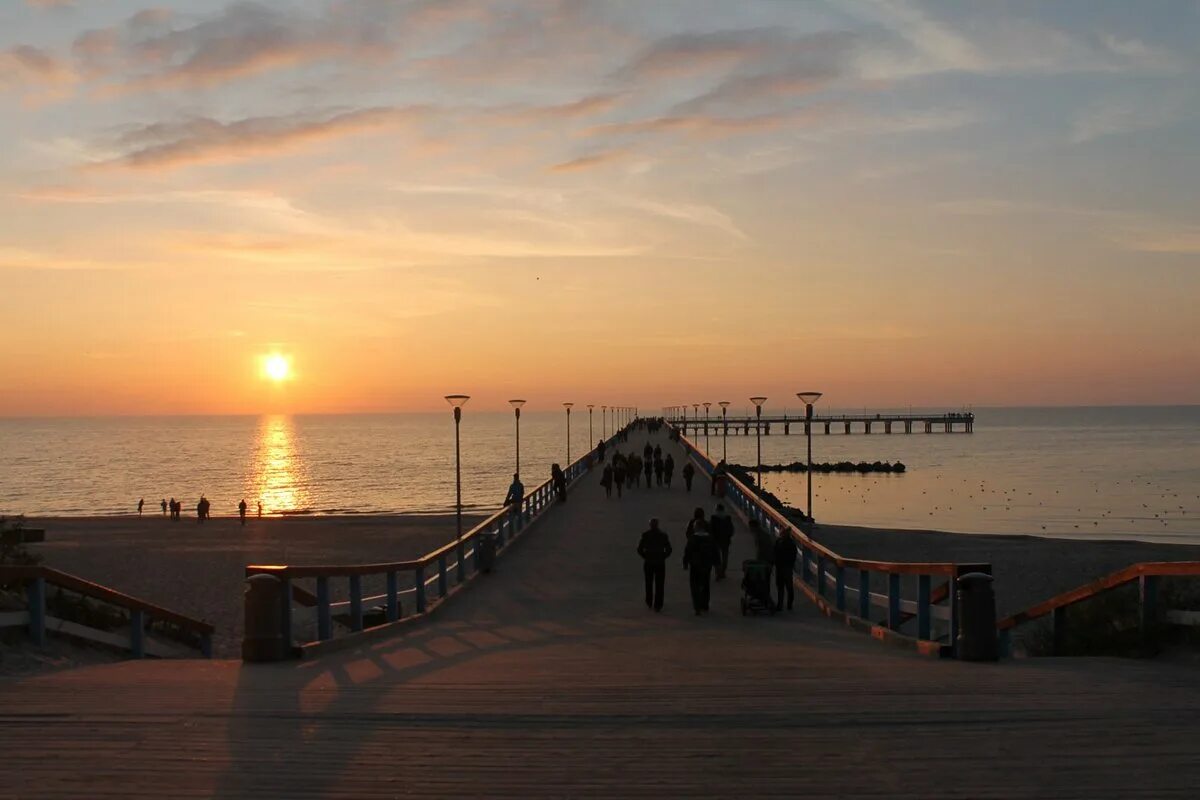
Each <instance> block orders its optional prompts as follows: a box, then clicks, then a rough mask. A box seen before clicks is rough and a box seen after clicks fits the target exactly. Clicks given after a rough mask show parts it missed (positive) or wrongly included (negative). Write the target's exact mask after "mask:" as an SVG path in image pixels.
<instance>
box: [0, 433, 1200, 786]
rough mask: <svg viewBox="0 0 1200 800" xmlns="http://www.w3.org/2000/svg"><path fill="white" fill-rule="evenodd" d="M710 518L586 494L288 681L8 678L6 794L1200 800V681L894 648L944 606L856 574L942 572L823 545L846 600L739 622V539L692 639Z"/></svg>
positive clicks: (1100, 662) (176, 674) (306, 663)
mask: <svg viewBox="0 0 1200 800" xmlns="http://www.w3.org/2000/svg"><path fill="white" fill-rule="evenodd" d="M648 439H649V440H651V441H653V442H654V443H656V444H659V445H660V446H662V447H663V449H664V451H666V452H667V453H670V454H671V455H672V456H673V457H674V458H675V461H676V463H677V464H680V465H682V464H683V463H685V459H687V458H688V454H687V453H686V452H685V450H684V449H683V448H682V447H681V446H680V444H678V443H675V442H671V441H668V439H667V437H666V436H665V435H661V434H660V435H658V436H656V437H648V436H646V435H645V434H644V433H636V434H634V435H633V436H631V437H630V439H629V441H628V443H621V444H620V445H618V446H619V447H620V449H622V450H625V451H628V450H632V449H635V448H636V449H640V448H641V446H643V445H644V444H645V442H646V441H647V440H648ZM697 466H698V467H699V468H701V469H702V468H703V465H702V464H699V463H698V464H697ZM713 504H714V499H713V498H711V497H709V495H708V484H707V481H706V480H704V478H703V477H700V478H699V479H698V481H697V483H696V485H694V486H693V488H692V491H691V492H690V493H689V492H687V491H685V490H684V488H683V486H682V483H681V481H680V480H679V478H678V475H677V476H676V483H675V487H674V488H673V489H670V490H667V489H659V488H654V489H646V488H640V489H633V490H627V491H626V492H625V496H624V497H623V498H622V499H620V500H617V499H616V498H615V497H614V498H613V499H611V500H608V499H606V498H605V494H604V490H603V488H602V487H601V486H600V485H599V483H598V478H597V476H596V474H595V472H594V471H592V472H586V471H585V472H584V473H583V474H582V475H581V476H580V478H579V480H578V481H577V482H576V483H575V484H574V485H573V486H572V488H571V491H570V494H569V497H568V501H567V503H566V504H563V505H558V504H552V505H550V506H549V507H547V508H545V509H544V513H540V514H538V515H536V516H537V519H536V520H531V522H530V524H529V525H528V526H526V527H524V528H523V529H522V530H521V532H520V535H519V536H516V537H515V538H510V539H509V540H508V542H509V543H508V544H506V545H505V546H504V548H503V549H502V550H501V552H500V554H499V557H498V560H497V562H496V567H495V570H494V571H493V572H492V573H490V574H479V575H472V574H470V572H471V569H472V567H471V559H470V558H467V559H466V561H465V565H464V567H465V571H466V572H467V573H468V574H467V577H466V579H465V582H464V583H462V584H461V590H456V588H455V587H457V586H459V584H458V583H457V581H458V578H457V572H458V565H459V563H460V562H459V551H458V549H457V547H456V548H454V549H452V550H451V551H449V552H448V553H446V554H445V555H447V559H446V567H445V569H444V570H443V569H442V568H441V566H440V562H438V566H437V567H436V571H437V572H438V573H443V572H444V573H445V578H444V579H443V580H444V582H445V583H446V584H447V586H448V588H447V590H446V594H445V598H444V600H442V599H440V598H441V596H442V592H441V589H440V588H438V589H436V590H433V589H432V588H431V597H430V598H429V601H430V602H429V605H428V607H427V608H426V610H425V612H423V614H421V615H418V616H414V617H412V618H411V623H410V624H409V625H407V626H400V627H397V628H393V629H390V630H387V631H385V632H386V633H387V634H388V635H387V636H386V637H371V636H369V635H368V631H362V632H361V633H348V632H346V631H344V630H342V631H341V632H336V631H335V641H337V640H338V638H340V639H341V641H342V643H343V644H344V645H345V646H344V647H343V649H341V650H339V651H336V652H331V651H329V650H323V651H321V652H322V653H323V654H321V655H320V657H315V656H316V655H317V653H312V655H314V657H313V658H305V659H301V660H294V661H284V662H280V663H275V664H243V663H241V662H239V661H222V660H203V659H195V660H182V661H180V660H172V661H166V660H131V661H125V662H119V663H114V664H108V665H100V666H92V667H85V668H79V669H74V670H69V671H65V672H60V673H55V674H48V675H41V676H37V677H30V678H23V679H7V680H0V752H2V753H4V769H3V770H2V771H0V797H20V798H76V797H88V798H104V797H113V798H116V797H121V798H143V797H145V798H159V797H178V798H184V797H222V798H242V797H246V798H262V797H287V798H296V799H297V800H301V799H303V798H350V797H353V798H385V797H388V798H390V797H399V796H404V797H470V796H486V797H510V798H529V797H622V798H663V797H758V796H779V797H797V796H803V797H852V796H853V797H858V796H870V797H880V798H883V797H912V798H926V797H931V796H947V797H991V798H1002V797H1003V798H1008V797H1023V798H1038V797H1044V798H1096V797H1121V798H1132V797H1144V798H1160V797H1180V798H1183V797H1192V796H1194V794H1195V788H1196V786H1197V785H1200V759H1197V757H1196V755H1195V752H1194V750H1195V747H1194V742H1195V741H1196V740H1197V737H1198V735H1200V686H1198V685H1197V682H1196V680H1195V668H1194V666H1191V665H1188V664H1172V663H1164V662H1157V661H1146V660H1120V659H1107V658H1105V659H1052V658H1050V659H1027V660H1022V661H1007V662H1001V663H998V664H996V663H992V664H986V663H985V664H979V663H966V662H962V661H958V660H954V659H945V658H936V657H929V656H923V655H919V654H918V652H917V649H915V648H913V647H904V648H901V647H893V646H888V642H893V643H899V639H898V638H896V637H891V636H889V635H888V634H887V633H886V631H890V630H891V629H892V626H893V625H894V626H896V627H902V626H904V625H909V626H912V625H913V624H914V623H916V624H917V626H918V627H920V626H923V625H925V624H929V625H932V626H933V630H931V631H929V632H928V635H929V636H930V637H931V638H930V639H929V640H927V641H933V639H934V638H936V637H937V636H938V632H937V627H938V626H939V625H941V626H942V627H943V628H944V626H945V624H946V623H947V621H948V620H947V619H945V618H943V617H944V615H941V614H939V613H937V612H936V611H935V610H934V609H935V608H936V607H937V606H938V600H937V595H938V593H937V592H936V588H937V587H936V586H935V587H933V588H934V591H933V592H932V593H931V595H930V596H928V597H925V596H920V595H914V596H912V597H915V598H916V599H915V606H914V608H915V611H916V614H917V617H918V619H916V620H911V621H909V622H905V619H906V617H907V616H911V615H909V614H908V611H907V609H908V608H909V603H910V602H914V601H912V600H911V599H910V598H905V597H902V596H901V595H900V594H899V593H898V592H896V591H893V587H894V586H895V583H896V582H895V581H894V580H891V579H890V578H888V579H887V580H886V581H885V582H886V584H887V586H886V590H885V591H884V592H883V593H882V595H881V597H879V598H878V600H879V602H881V603H882V604H883V605H881V606H874V604H875V602H876V600H877V598H876V597H875V594H874V590H873V589H869V590H868V592H867V593H866V596H865V598H864V596H863V595H858V596H857V597H856V596H855V594H854V591H853V590H854V588H855V587H857V586H861V585H863V584H858V583H855V582H853V581H852V580H850V579H849V578H850V577H851V576H852V575H854V573H855V572H856V571H865V572H867V573H869V574H872V575H874V574H879V575H889V576H890V575H891V574H893V573H894V572H895V571H896V570H897V569H900V568H906V569H907V568H912V569H913V570H915V571H916V572H918V573H920V574H927V573H928V572H930V571H931V570H932V571H935V572H937V571H941V570H943V568H944V567H945V565H898V564H888V563H884V562H855V561H853V560H849V559H841V558H840V557H839V556H837V554H833V553H830V552H829V551H828V549H827V548H821V547H819V546H818V544H817V543H815V542H813V543H810V544H809V545H808V546H807V547H806V549H807V551H808V552H809V554H810V557H809V558H806V559H804V561H805V562H806V564H805V569H810V568H811V570H812V574H811V575H809V576H807V577H808V578H809V579H811V578H812V577H815V578H816V579H817V584H816V585H817V586H822V587H823V586H824V585H825V584H826V582H827V581H832V584H831V585H830V586H829V588H828V590H826V589H825V588H822V589H821V590H820V591H819V592H818V593H817V594H816V595H815V596H816V598H819V600H820V603H817V602H810V600H809V599H808V595H807V594H806V593H804V592H803V590H798V592H797V598H796V609H795V611H793V612H791V613H786V612H785V613H783V614H779V615H776V616H774V617H767V616H760V617H743V616H742V615H741V614H740V612H739V608H738V601H739V598H740V588H739V582H740V579H741V569H740V564H741V563H742V560H743V559H745V558H748V557H750V555H751V553H752V552H753V547H752V543H751V541H750V537H749V536H748V535H747V530H746V523H745V517H741V518H739V519H738V520H737V531H736V533H735V536H734V540H733V553H732V558H731V573H730V576H729V579H727V580H725V581H723V582H720V583H717V584H715V585H714V587H713V601H712V613H711V614H709V615H707V616H701V617H697V616H695V615H693V613H692V610H691V608H690V603H689V602H688V596H687V573H686V572H684V571H683V570H682V569H681V567H680V556H681V551H682V548H683V545H684V540H683V535H682V533H683V528H684V525H685V524H686V521H687V519H688V518H690V517H691V514H692V510H693V508H695V507H696V506H703V507H705V508H710V509H711V507H712V505H713ZM744 505H745V504H744V503H743V502H738V508H739V509H741V508H743V507H744ZM755 513H756V514H757V515H758V516H760V517H761V518H762V519H763V520H765V521H766V522H767V523H770V524H776V523H778V524H781V525H782V524H785V523H784V522H782V521H778V520H774V518H772V517H770V515H768V514H766V512H765V511H759V512H755ZM652 516H653V517H658V518H659V519H660V520H661V521H662V525H663V528H664V529H665V530H666V531H667V532H668V534H669V535H670V537H671V540H672V543H673V545H674V547H675V553H674V555H672V557H671V559H670V562H669V564H668V571H667V585H666V589H667V603H666V607H665V608H664V610H663V611H662V613H654V612H652V611H650V610H649V609H647V608H646V607H645V605H644V604H643V602H642V569H641V565H640V562H639V559H638V557H637V554H636V552H635V548H636V545H637V541H638V536H639V534H640V532H641V531H642V530H644V529H645V527H646V521H647V519H648V518H649V517H652ZM391 566H395V565H384V569H385V570H387V569H388V568H389V567H391ZM301 567H303V565H297V566H296V567H295V568H294V572H293V576H294V577H295V578H296V579H297V580H311V579H312V578H302V577H301V576H302V575H303V574H304V573H305V571H306V570H304V569H302V568H301ZM798 567H799V564H798ZM335 569H336V570H340V572H334V573H332V574H334V575H342V576H343V577H341V578H336V579H337V580H349V577H350V572H349V571H347V570H345V569H344V567H339V568H335ZM329 571H330V568H321V569H318V570H317V572H316V575H317V577H320V575H321V574H322V573H328V572H329ZM432 577H435V578H436V577H438V576H437V575H434V576H432ZM331 579H335V578H331ZM798 579H799V576H798ZM418 583H420V582H419V581H418ZM420 585H424V584H423V583H421V584H420ZM436 585H437V584H436V581H435V583H434V584H430V587H434V586H436ZM797 585H798V587H800V584H799V583H798V584H797ZM806 585H807V586H808V588H809V589H812V583H811V580H809V583H808V584H806ZM925 588H926V589H928V588H929V584H928V583H926V584H925ZM435 596H436V597H437V598H439V601H438V602H433V600H434V597H435ZM864 599H865V600H866V601H867V602H868V614H880V615H884V616H886V617H887V618H888V620H890V621H889V622H885V623H883V624H878V623H877V624H876V625H875V630H872V635H870V636H867V635H863V634H862V633H860V632H858V631H856V630H854V628H853V627H851V626H849V625H847V624H840V623H839V624H835V622H834V621H831V619H830V617H833V619H835V620H841V616H839V615H840V614H852V613H854V612H855V609H856V608H858V607H859V605H860V603H862V602H863V601H864ZM406 607H407V606H406ZM839 608H845V609H846V610H845V611H844V612H841V611H839V610H838V609H839ZM880 609H882V610H880ZM351 616H352V617H354V616H356V615H354V614H352V615H351ZM335 623H336V620H335ZM296 624H297V625H298V624H299V623H296ZM359 624H361V622H360V623H359ZM385 624H387V623H385ZM297 630H299V628H297ZM921 633H924V631H922V632H921Z"/></svg>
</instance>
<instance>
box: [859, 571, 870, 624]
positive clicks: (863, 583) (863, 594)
mask: <svg viewBox="0 0 1200 800" xmlns="http://www.w3.org/2000/svg"><path fill="white" fill-rule="evenodd" d="M858 616H860V617H862V618H863V619H865V620H870V619H871V573H870V571H869V570H865V569H863V568H862V567H859V568H858Z"/></svg>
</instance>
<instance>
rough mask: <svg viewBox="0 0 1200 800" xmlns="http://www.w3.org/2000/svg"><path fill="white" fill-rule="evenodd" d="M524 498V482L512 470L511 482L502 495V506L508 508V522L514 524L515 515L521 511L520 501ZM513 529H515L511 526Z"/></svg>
mask: <svg viewBox="0 0 1200 800" xmlns="http://www.w3.org/2000/svg"><path fill="white" fill-rule="evenodd" d="M524 499H525V484H523V483H521V476H520V475H519V474H518V473H516V472H514V473H513V479H512V483H510V484H509V485H508V494H506V495H504V507H505V508H507V509H508V514H509V524H510V525H513V526H515V524H516V517H517V515H518V514H520V513H521V502H522V501H523V500H524ZM513 530H516V528H515V527H513Z"/></svg>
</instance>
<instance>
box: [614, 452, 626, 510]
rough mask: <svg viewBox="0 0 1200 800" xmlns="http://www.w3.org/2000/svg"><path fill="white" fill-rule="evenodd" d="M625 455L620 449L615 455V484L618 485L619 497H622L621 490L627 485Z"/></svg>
mask: <svg viewBox="0 0 1200 800" xmlns="http://www.w3.org/2000/svg"><path fill="white" fill-rule="evenodd" d="M625 463H626V462H625V456H623V455H621V451H620V450H618V451H617V452H616V454H615V455H614V456H613V485H614V486H616V487H617V499H618V500H620V499H621V491H622V489H623V488H624V486H625Z"/></svg>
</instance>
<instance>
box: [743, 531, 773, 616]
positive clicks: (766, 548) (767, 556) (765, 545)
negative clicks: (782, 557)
mask: <svg viewBox="0 0 1200 800" xmlns="http://www.w3.org/2000/svg"><path fill="white" fill-rule="evenodd" d="M747 529H748V532H749V534H750V538H751V539H752V540H753V541H754V560H755V561H759V562H761V563H762V565H763V569H764V571H765V573H766V574H765V575H763V582H764V583H765V584H766V585H765V587H764V591H765V592H766V593H767V598H766V602H767V603H770V601H771V598H770V594H771V589H770V586H771V568H772V567H773V566H774V565H775V541H774V540H773V539H772V538H771V534H769V533H767V531H766V529H765V528H763V526H762V525H760V524H759V523H758V520H756V519H754V518H753V517H751V518H750V524H749V526H748V528H747Z"/></svg>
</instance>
